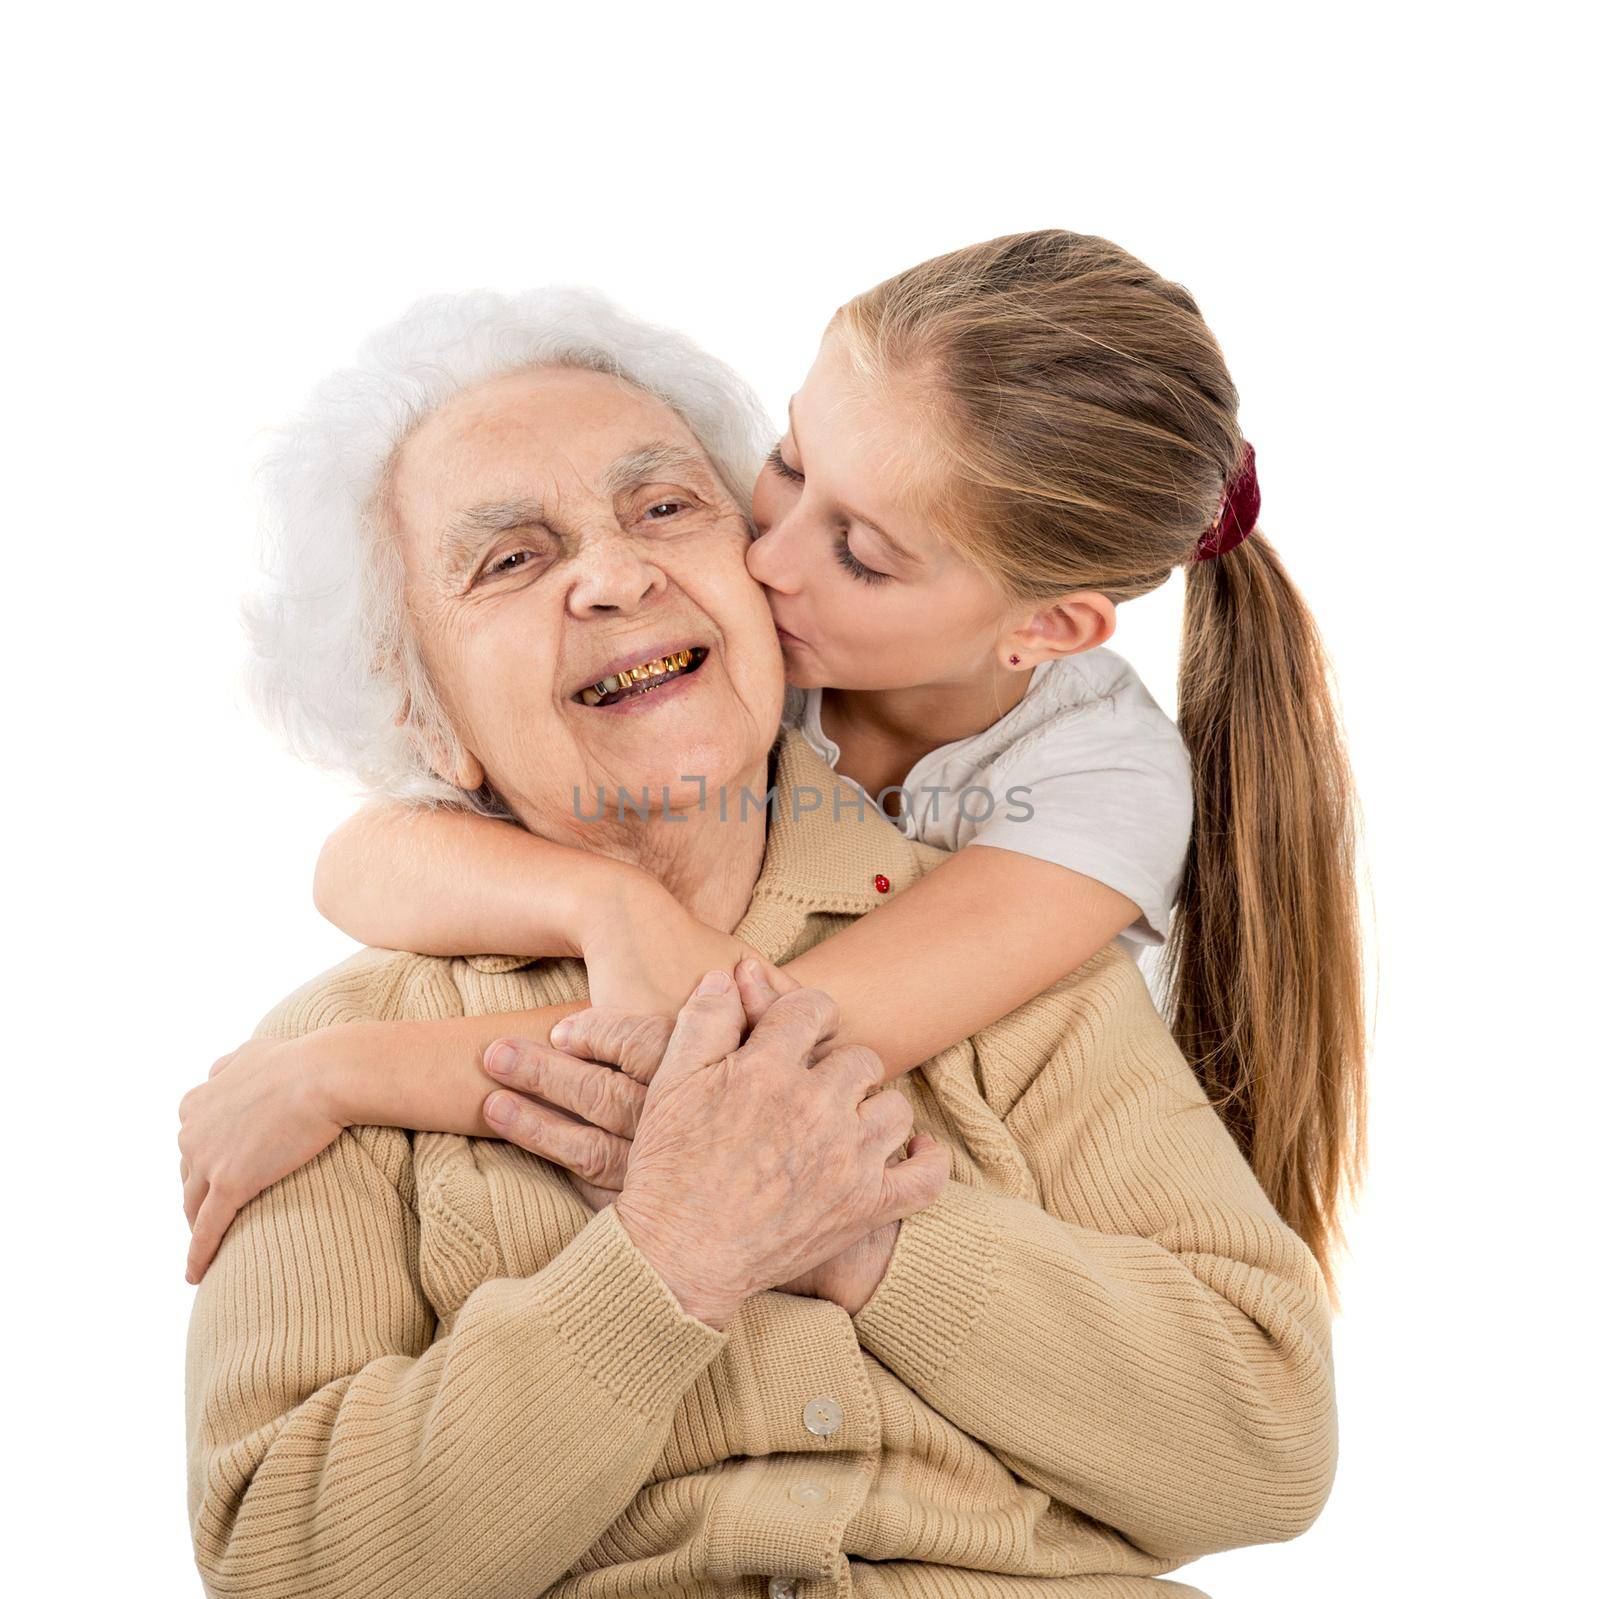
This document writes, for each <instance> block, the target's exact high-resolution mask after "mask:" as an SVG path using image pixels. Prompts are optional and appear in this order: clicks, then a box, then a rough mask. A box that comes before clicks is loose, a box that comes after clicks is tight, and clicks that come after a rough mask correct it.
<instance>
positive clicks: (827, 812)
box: [466, 727, 939, 972]
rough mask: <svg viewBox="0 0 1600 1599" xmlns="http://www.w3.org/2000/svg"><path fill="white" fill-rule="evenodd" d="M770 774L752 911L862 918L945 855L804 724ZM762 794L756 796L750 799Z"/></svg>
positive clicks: (732, 800)
mask: <svg viewBox="0 0 1600 1599" xmlns="http://www.w3.org/2000/svg"><path fill="white" fill-rule="evenodd" d="M767 772H768V784H769V787H770V789H771V793H772V799H771V801H770V809H769V815H768V821H767V847H766V852H765V854H764V855H763V857H762V861H761V872H760V875H759V876H758V877H757V878H756V883H755V887H754V889H752V890H751V894H750V903H751V906H752V908H753V907H754V906H755V904H756V902H757V901H758V900H764V899H765V900H776V901H779V902H781V903H783V904H786V905H792V906H795V907H797V908H799V909H801V910H805V911H831V912H834V913H836V914H839V915H844V916H863V915H865V914H866V913H867V912H868V911H870V910H872V909H873V908H874V907H875V906H878V905H883V904H886V903H887V902H888V901H889V900H891V899H892V898H894V896H895V895H896V894H898V893H899V892H900V891H901V890H902V889H904V888H906V887H908V886H909V885H910V884H911V883H912V882H914V881H915V880H916V879H917V878H918V877H920V876H922V874H923V872H925V871H926V870H927V869H928V866H927V861H926V860H925V858H924V857H925V855H926V854H927V853H929V852H932V853H935V854H937V853H939V852H937V851H932V847H931V846H929V845H921V846H918V845H916V844H914V843H913V842H912V841H911V840H910V839H908V838H907V837H906V836H905V834H904V833H902V832H901V831H900V829H899V828H898V827H896V826H895V825H894V823H893V822H892V821H890V820H889V818H888V817H886V816H884V815H883V814H882V813H881V812H879V811H878V809H877V807H876V806H874V805H873V804H872V802H871V801H870V800H869V799H867V798H866V797H865V796H864V795H863V794H862V792H861V790H860V789H858V788H856V787H855V785H854V784H852V783H850V782H849V781H848V780H847V779H845V778H842V777H840V776H839V774H838V773H837V772H836V771H834V770H833V768H832V767H831V766H829V765H828V763H827V762H826V761H825V760H823V758H822V757H821V756H820V755H818V754H817V752H816V751H815V750H814V749H812V747H811V746H810V745H809V744H808V743H807V742H806V740H805V736H804V734H802V733H801V732H800V730H799V729H798V728H795V727H785V728H782V729H781V730H780V731H779V734H778V737H777V739H776V741H775V742H774V743H773V746H772V750H771V752H770V754H769V756H768V761H767ZM760 798H761V796H760V795H756V794H754V793H752V796H751V799H750V800H747V801H746V803H747V804H750V803H753V802H755V801H758V800H759V799H760ZM707 803H708V804H709V803H714V801H713V800H711V799H709V798H708V801H707ZM738 803H739V795H738V793H737V792H735V793H731V794H729V796H728V804H729V806H730V808H731V807H733V806H736V805H738ZM879 878H883V879H884V880H886V881H887V883H888V887H887V889H880V888H879V887H878V879H879ZM748 914H749V913H748V912H747V913H746V915H747V916H748ZM538 958H540V957H536V956H531V955H529V956H518V955H468V956H467V957H466V960H467V963H468V964H469V965H471V966H474V967H476V968H477V969H478V970H479V971H480V972H514V971H516V970H518V968H520V967H523V966H531V965H532V964H533V962H534V960H535V959H538Z"/></svg>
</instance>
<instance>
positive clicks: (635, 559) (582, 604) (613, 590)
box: [568, 536, 667, 614]
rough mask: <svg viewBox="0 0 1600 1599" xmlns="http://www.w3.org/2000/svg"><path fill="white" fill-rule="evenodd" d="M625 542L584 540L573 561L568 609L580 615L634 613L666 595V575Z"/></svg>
mask: <svg viewBox="0 0 1600 1599" xmlns="http://www.w3.org/2000/svg"><path fill="white" fill-rule="evenodd" d="M646 553H647V552H645V551H642V550H640V549H639V548H638V546H637V545H635V544H634V543H632V542H631V541H630V540H628V539H626V538H607V537H604V536H601V537H596V538H590V539H585V540H584V542H583V544H582V545H581V546H580V548H579V549H578V551H577V553H576V554H575V555H574V556H573V558H572V587H571V590H570V591H569V598H568V605H569V606H570V608H571V609H572V610H573V611H574V612H575V613H577V614H583V613H585V612H589V611H595V610H621V611H631V610H633V609H634V608H635V607H636V606H638V605H640V604H642V603H643V602H644V601H645V600H646V599H648V598H649V597H650V595H651V594H653V593H657V592H664V591H665V589H666V587H667V578H666V574H665V573H664V572H663V571H662V570H661V568H660V567H659V566H657V565H656V564H655V563H654V562H653V561H651V560H648V559H647V558H646Z"/></svg>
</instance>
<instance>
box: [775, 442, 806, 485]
mask: <svg viewBox="0 0 1600 1599" xmlns="http://www.w3.org/2000/svg"><path fill="white" fill-rule="evenodd" d="M767 465H768V466H770V467H771V468H772V470H773V471H774V472H776V473H777V474H778V476H779V477H781V478H787V479H788V480H789V482H791V483H804V482H805V480H806V475H805V473H804V472H797V471H795V469H794V468H793V467H792V466H790V465H789V463H788V462H787V461H785V460H784V458H783V447H782V446H781V445H779V444H774V445H773V446H772V451H771V453H770V454H769V455H768V456H767Z"/></svg>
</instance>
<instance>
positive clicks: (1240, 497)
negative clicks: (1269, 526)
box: [1193, 444, 1261, 561]
mask: <svg viewBox="0 0 1600 1599" xmlns="http://www.w3.org/2000/svg"><path fill="white" fill-rule="evenodd" d="M1260 513H1261V489H1260V486H1259V485H1258V484H1257V483H1256V447H1255V445H1253V444H1246V445H1245V447H1244V454H1243V456H1241V457H1240V460H1239V465H1238V468H1237V469H1236V470H1235V472H1234V474H1233V477H1232V478H1231V479H1230V480H1229V483H1228V487H1227V490H1226V492H1225V493H1224V494H1223V496H1222V504H1221V506H1220V507H1219V508H1218V511H1217V514H1216V516H1215V517H1214V518H1213V519H1212V523H1211V526H1210V527H1208V528H1207V529H1206V530H1205V532H1204V533H1202V534H1201V535H1200V542H1199V543H1198V544H1197V545H1196V546H1195V551H1194V556H1193V559H1194V560H1196V561H1214V560H1215V559H1216V558H1217V557H1218V556H1219V555H1226V554H1227V553H1228V551H1229V550H1231V549H1233V548H1235V547H1236V546H1237V545H1240V544H1243V543H1244V541H1245V540H1246V539H1247V538H1249V537H1250V535H1251V533H1252V532H1254V531H1255V525H1256V517H1257V516H1259V515H1260Z"/></svg>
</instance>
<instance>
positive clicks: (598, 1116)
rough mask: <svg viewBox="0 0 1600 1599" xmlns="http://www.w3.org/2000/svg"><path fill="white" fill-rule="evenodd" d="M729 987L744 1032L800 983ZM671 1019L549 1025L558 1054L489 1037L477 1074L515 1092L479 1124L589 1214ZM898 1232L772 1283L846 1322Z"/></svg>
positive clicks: (623, 1165) (627, 1141)
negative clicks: (528, 1156)
mask: <svg viewBox="0 0 1600 1599" xmlns="http://www.w3.org/2000/svg"><path fill="white" fill-rule="evenodd" d="M734 982H735V985H736V987H737V989H738V993H739V998H740V1001H741V1003H742V1004H743V1007H744V1013H745V1025H746V1028H747V1029H748V1028H749V1027H753V1026H754V1025H755V1023H756V1022H758V1021H759V1020H760V1019H761V1018H762V1016H764V1015H765V1014H766V1012H767V1010H768V1008H769V1007H770V1006H771V1005H772V1003H773V1002H774V1001H775V1000H776V999H777V998H778V997H779V995H780V994H786V993H789V992H791V991H792V990H794V989H796V988H798V987H799V986H800V985H799V983H797V982H796V981H795V979H794V978H792V977H790V976H788V974H787V973H785V972H783V971H781V970H779V969H778V968H777V967H774V966H772V965H770V964H769V963H768V962H766V961H762V960H759V959H757V958H751V959H749V960H747V961H744V962H742V963H741V964H740V965H739V966H738V967H737V968H736V969H735V971H734ZM673 1020H674V1019H673V1018H672V1017H670V1016H663V1015H656V1014H640V1013H638V1012H633V1011H625V1010H621V1009H618V1008H616V1007H608V1006H592V1007H590V1008H589V1009H588V1010H583V1011H579V1012H577V1013H576V1014H575V1015H572V1016H569V1017H566V1018H565V1019H564V1020H563V1021H562V1022H560V1023H558V1024H557V1027H556V1028H555V1029H554V1030H553V1031H552V1033H551V1044H552V1046H559V1047H548V1048H547V1047H545V1046H542V1045H538V1044H533V1043H530V1042H528V1041H527V1040H520V1039H500V1040H497V1041H496V1042H495V1043H494V1044H492V1045H490V1047H489V1049H488V1050H487V1051H486V1052H485V1055H484V1065H485V1069H486V1070H487V1071H488V1072H489V1073H490V1075H491V1076H493V1077H495V1078H496V1079H497V1080H498V1081H500V1082H502V1083H504V1084H505V1085H506V1089H507V1090H515V1092H508V1091H502V1092H497V1093H495V1094H491V1095H490V1096H489V1099H488V1101H487V1102H486V1103H485V1106H484V1115H485V1118H486V1119H487V1120H488V1121H489V1123H490V1125H491V1126H493V1127H495V1129H496V1131H497V1132H499V1134H500V1135H501V1136H502V1137H503V1138H505V1139H506V1140H508V1141H509V1142H511V1143H515V1144H518V1145H520V1146H521V1147H522V1148H523V1149H526V1150H529V1151H530V1152H531V1153H533V1154H536V1155H542V1156H543V1157H544V1158H545V1159H546V1160H550V1161H553V1162H554V1163H555V1164H557V1165H559V1166H564V1167H565V1168H566V1169H567V1171H568V1173H569V1175H570V1176H571V1179H572V1183H573V1186H574V1187H575V1188H577V1190H578V1192H579V1193H580V1194H581V1195H582V1196H583V1198H584V1200H585V1202H586V1203H587V1204H588V1205H589V1206H590V1207H591V1209H594V1210H600V1209H602V1208H604V1206H606V1205H608V1204H610V1203H611V1202H612V1201H613V1200H614V1199H615V1198H616V1197H617V1195H618V1193H620V1192H621V1189H622V1183H623V1178H624V1176H625V1174H626V1172H627V1166H628V1156H629V1153H630V1150H631V1148H632V1139H633V1134H634V1131H635V1129H636V1128H637V1127H638V1122H639V1116H640V1113H641V1112H642V1109H643V1106H644V1099H645V1089H646V1085H648V1084H649V1083H650V1081H651V1080H652V1078H653V1077H654V1075H655V1072H656V1068H657V1067H658V1066H659V1065H660V1064H661V1060H662V1056H663V1055H664V1053H665V1051H666V1046H667V1041H668V1040H669V1039H670V1037H671V1036H672V1029H673ZM932 1142H933V1139H932V1138H931V1137H930V1136H929V1135H928V1134H926V1133H917V1134H915V1135H914V1136H913V1137H912V1138H911V1140H910V1142H909V1144H908V1146H907V1156H910V1155H914V1154H916V1153H917V1152H918V1151H919V1150H921V1149H922V1148H923V1147H925V1146H926V1145H928V1144H931V1143H932ZM894 1163H895V1162H892V1161H891V1162H890V1164H894ZM899 1231H900V1223H899V1222H898V1221H891V1222H888V1223H885V1224H884V1225H883V1226H882V1227H879V1228H876V1229H875V1230H874V1231H873V1232H871V1233H868V1234H867V1235H866V1236H865V1237H863V1238H862V1239H860V1240H859V1241H858V1242H857V1243H855V1244H852V1245H851V1246H850V1247H849V1248H847V1249H845V1250H843V1251H842V1252H841V1253H840V1254H838V1255H836V1256H834V1257H833V1258H832V1259H831V1260H828V1261H825V1262H823V1263H822V1264H821V1265H819V1266H816V1267H813V1268H812V1269H811V1270H810V1271H807V1272H805V1273H803V1274H802V1275H801V1276H799V1277H796V1278H794V1279H792V1280H791V1281H789V1282H786V1283H783V1284H781V1285H779V1286H780V1291H781V1292H784V1293H791V1294H804V1295H807V1296H809V1297H811V1298H815V1299H828V1300H832V1301H833V1302H834V1303H835V1304H837V1305H840V1306H842V1307H843V1308H844V1309H845V1310H846V1311H848V1312H849V1313H850V1314H851V1315H854V1314H855V1313H856V1312H857V1311H858V1310H859V1309H860V1308H861V1306H862V1305H864V1304H865V1303H866V1301H867V1300H868V1299H869V1298H870V1297H871V1295H872V1292H873V1290H874V1289H875V1288H876V1287H877V1286H878V1283H879V1282H880V1281H881V1280H882V1278H883V1274H884V1272H885V1271H886V1270H887V1269H888V1264H889V1259H890V1256H891V1255H892V1254H893V1252H894V1245H895V1240H896V1238H897V1237H898V1235H899Z"/></svg>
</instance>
